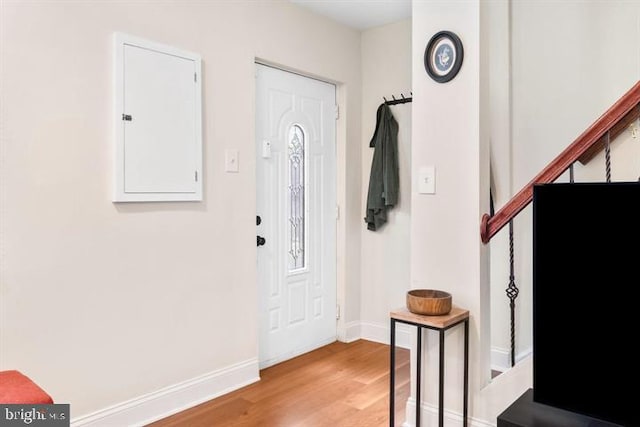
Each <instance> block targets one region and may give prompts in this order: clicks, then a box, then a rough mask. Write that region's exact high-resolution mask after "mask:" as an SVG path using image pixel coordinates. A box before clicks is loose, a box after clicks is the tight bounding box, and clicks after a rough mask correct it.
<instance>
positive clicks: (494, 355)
mask: <svg viewBox="0 0 640 427" xmlns="http://www.w3.org/2000/svg"><path fill="white" fill-rule="evenodd" d="M532 351H533V349H532V348H531V347H529V348H527V349H525V350H524V351H521V352H519V353H518V354H516V358H515V359H516V363H518V362H520V361H521V360H523V359H525V358H526V357H528V356H529V355H530V354H531V352H532ZM510 368H511V351H510V350H507V349H504V348H498V347H492V348H491V369H493V370H494V371H500V372H504V371H506V370H508V369H510Z"/></svg>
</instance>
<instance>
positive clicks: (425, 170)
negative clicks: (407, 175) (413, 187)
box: [418, 166, 436, 194]
mask: <svg viewBox="0 0 640 427" xmlns="http://www.w3.org/2000/svg"><path fill="white" fill-rule="evenodd" d="M418 193H420V194H436V168H435V166H422V167H421V168H420V169H419V170H418Z"/></svg>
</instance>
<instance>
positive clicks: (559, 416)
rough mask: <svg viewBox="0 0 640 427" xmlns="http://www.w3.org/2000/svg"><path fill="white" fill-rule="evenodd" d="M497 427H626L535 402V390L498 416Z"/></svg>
mask: <svg viewBox="0 0 640 427" xmlns="http://www.w3.org/2000/svg"><path fill="white" fill-rule="evenodd" d="M497 427H624V426H621V425H620V424H613V423H609V422H606V421H602V420H599V419H597V418H591V417H587V416H585V415H581V414H576V413H574V412H569V411H565V410H564V409H560V408H556V407H554V406H548V405H543V404H542V403H538V402H534V401H533V389H532V388H530V389H528V390H527V391H525V392H524V393H523V394H522V396H520V397H519V398H518V400H516V401H515V402H513V403H512V404H511V406H509V407H508V408H507V409H505V410H504V412H502V413H501V414H500V415H498V424H497Z"/></svg>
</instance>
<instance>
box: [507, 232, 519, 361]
mask: <svg viewBox="0 0 640 427" xmlns="http://www.w3.org/2000/svg"><path fill="white" fill-rule="evenodd" d="M513 258H514V256H513V220H511V221H509V271H510V273H509V285H508V286H507V291H506V292H507V297H509V309H510V312H511V366H514V365H515V364H516V298H518V292H519V290H518V287H517V286H516V281H515V274H514V268H513Z"/></svg>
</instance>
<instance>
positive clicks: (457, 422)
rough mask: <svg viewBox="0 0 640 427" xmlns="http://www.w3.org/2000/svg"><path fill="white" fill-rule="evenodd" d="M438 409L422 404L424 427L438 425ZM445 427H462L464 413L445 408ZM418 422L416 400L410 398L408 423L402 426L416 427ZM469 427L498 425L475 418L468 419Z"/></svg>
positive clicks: (407, 412)
mask: <svg viewBox="0 0 640 427" xmlns="http://www.w3.org/2000/svg"><path fill="white" fill-rule="evenodd" d="M438 415H439V411H438V407H437V406H434V405H431V404H427V403H424V402H423V403H422V406H421V412H420V424H421V425H422V427H430V426H437V425H438ZM443 418H444V420H443V421H444V423H443V424H444V427H459V426H461V425H462V413H459V412H455V411H450V410H448V409H446V408H445V410H444V417H443ZM415 420H416V400H415V398H413V397H410V398H409V399H408V400H407V406H406V421H405V422H404V423H403V424H402V427H413V426H415ZM467 425H468V426H469V427H495V426H496V423H492V422H489V421H484V420H480V419H477V418H473V417H468V418H467Z"/></svg>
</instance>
